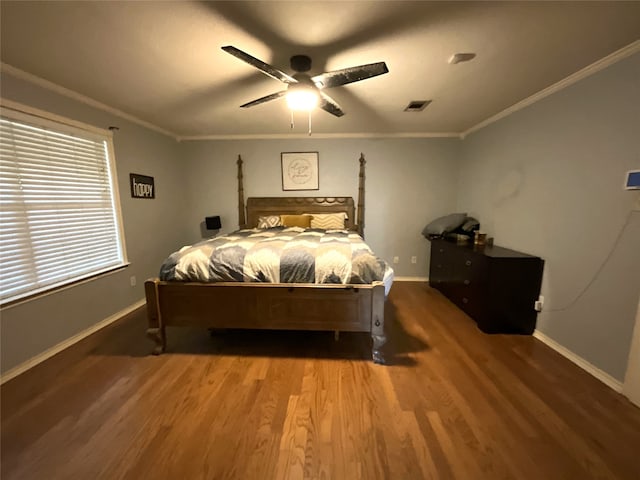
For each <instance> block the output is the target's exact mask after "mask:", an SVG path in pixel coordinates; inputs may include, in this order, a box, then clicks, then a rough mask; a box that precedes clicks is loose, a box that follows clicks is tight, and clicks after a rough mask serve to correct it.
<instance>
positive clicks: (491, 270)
mask: <svg viewBox="0 0 640 480" xmlns="http://www.w3.org/2000/svg"><path fill="white" fill-rule="evenodd" d="M543 268H544V260H542V259H541V258H540V257H535V256H533V255H527V254H526V253H521V252H516V251H515V250H510V249H508V248H502V247H498V246H488V245H486V246H477V245H473V244H456V243H453V242H450V241H447V240H440V239H435V240H432V241H431V265H430V267H429V284H430V285H431V286H432V287H433V288H436V289H438V290H439V291H441V292H442V293H443V294H444V295H445V296H446V297H447V298H448V299H449V300H451V301H452V302H453V303H454V304H456V305H457V306H458V307H459V308H460V309H462V310H463V311H464V312H465V313H466V314H467V315H469V316H470V317H471V318H473V319H474V320H475V321H476V323H477V325H478V328H480V330H482V331H483V332H486V333H518V334H531V333H533V331H534V330H535V328H536V318H537V313H538V312H536V310H535V308H534V304H535V302H536V300H538V296H539V295H540V288H541V286H542V271H543Z"/></svg>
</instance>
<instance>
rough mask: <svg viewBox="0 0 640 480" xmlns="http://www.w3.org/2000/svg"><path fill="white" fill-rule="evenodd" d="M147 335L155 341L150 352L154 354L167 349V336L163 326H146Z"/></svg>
mask: <svg viewBox="0 0 640 480" xmlns="http://www.w3.org/2000/svg"><path fill="white" fill-rule="evenodd" d="M147 337H149V338H150V339H151V340H153V341H154V342H155V343H156V346H155V347H153V351H152V353H153V354H154V355H160V354H161V353H164V351H165V350H166V349H167V336H166V334H165V331H164V328H147Z"/></svg>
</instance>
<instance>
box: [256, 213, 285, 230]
mask: <svg viewBox="0 0 640 480" xmlns="http://www.w3.org/2000/svg"><path fill="white" fill-rule="evenodd" d="M281 226H282V221H281V220H280V215H268V216H266V217H258V228H273V227H281Z"/></svg>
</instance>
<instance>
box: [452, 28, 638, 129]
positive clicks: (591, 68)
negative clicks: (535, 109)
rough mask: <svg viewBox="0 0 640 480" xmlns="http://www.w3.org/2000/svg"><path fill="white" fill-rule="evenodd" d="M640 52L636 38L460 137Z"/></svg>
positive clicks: (475, 126)
mask: <svg viewBox="0 0 640 480" xmlns="http://www.w3.org/2000/svg"><path fill="white" fill-rule="evenodd" d="M638 52H640V40H636V41H635V42H633V43H631V44H629V45H627V46H626V47H623V48H621V49H620V50H616V51H615V52H613V53H611V54H609V55H607V56H606V57H604V58H601V59H600V60H598V61H596V62H594V63H592V64H591V65H588V66H586V67H585V68H583V69H582V70H578V71H577V72H575V73H573V74H571V75H569V76H568V77H566V78H564V79H562V80H560V81H559V82H557V83H554V84H553V85H551V86H550V87H547V88H545V89H544V90H540V91H539V92H538V93H534V94H533V95H531V96H530V97H527V98H525V99H524V100H521V101H519V102H518V103H516V104H514V105H512V106H510V107H509V108H506V109H504V110H502V111H501V112H499V113H497V114H495V115H493V116H491V117H489V118H487V119H486V120H483V121H482V122H480V123H478V124H476V125H474V126H473V127H471V128H469V129H468V130H465V131H464V132H462V133H461V134H460V138H461V139H464V138H465V137H466V136H467V135H469V134H470V133H473V132H475V131H478V130H480V129H481V128H484V127H486V126H487V125H490V124H492V123H494V122H497V121H498V120H500V119H502V118H504V117H506V116H508V115H511V114H512V113H515V112H517V111H518V110H522V109H523V108H525V107H528V106H529V105H532V104H534V103H536V102H538V101H540V100H542V99H543V98H546V97H548V96H549V95H553V94H554V93H556V92H559V91H560V90H563V89H565V88H567V87H568V86H570V85H573V84H574V83H576V82H578V81H580V80H582V79H584V78H587V77H589V76H591V75H593V74H594V73H597V72H599V71H601V70H604V69H605V68H607V67H609V66H611V65H613V64H614V63H617V62H619V61H620V60H623V59H625V58H627V57H629V56H631V55H633V54H634V53H638Z"/></svg>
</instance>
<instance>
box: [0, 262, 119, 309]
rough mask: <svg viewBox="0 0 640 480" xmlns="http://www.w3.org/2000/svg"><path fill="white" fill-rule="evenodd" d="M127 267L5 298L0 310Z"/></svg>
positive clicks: (102, 271) (91, 274)
mask: <svg viewBox="0 0 640 480" xmlns="http://www.w3.org/2000/svg"><path fill="white" fill-rule="evenodd" d="M129 265H131V264H130V263H129V262H125V263H122V264H120V265H117V266H115V267H109V268H106V269H104V270H100V271H98V272H94V273H90V274H88V275H85V276H83V277H80V278H76V279H74V280H71V281H65V282H64V283H59V284H56V285H49V286H47V287H43V288H41V289H39V290H34V291H31V292H27V293H24V294H22V295H16V296H15V297H10V298H7V299H6V300H3V301H2V303H0V310H6V309H9V308H12V307H15V306H17V305H22V304H23V303H27V302H30V301H31V300H35V299H36V298H41V297H45V296H47V295H51V294H53V293H57V292H61V291H63V290H67V289H69V288H73V287H76V286H78V285H82V284H84V283H89V282H91V281H93V280H96V279H98V278H101V277H106V276H108V275H112V274H114V273H117V272H119V271H120V270H124V269H125V268H127V267H128V266H129Z"/></svg>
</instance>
